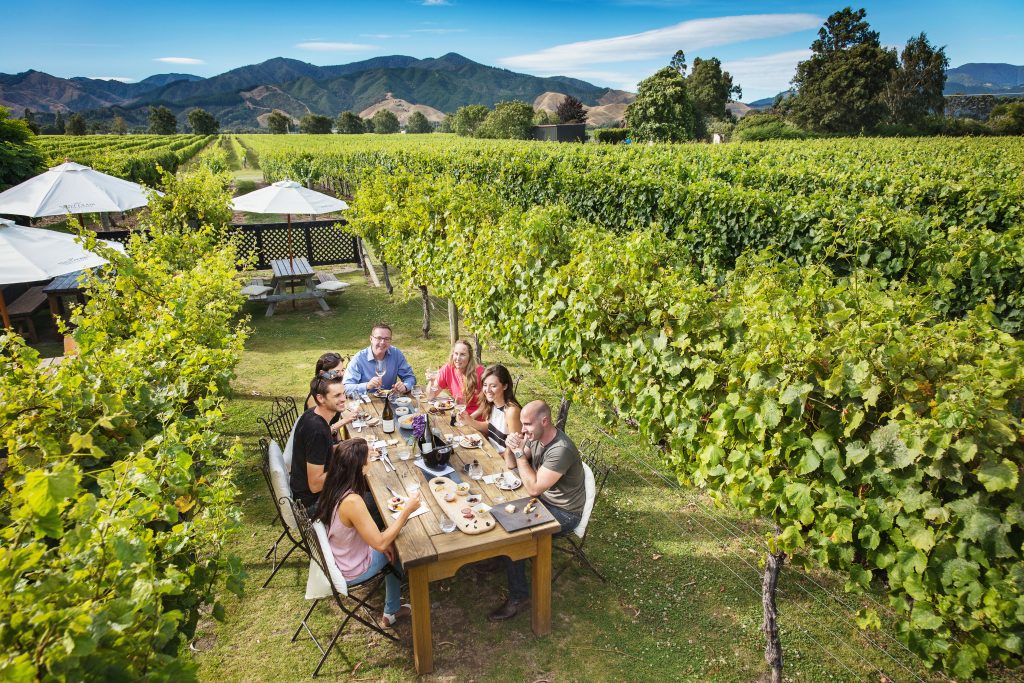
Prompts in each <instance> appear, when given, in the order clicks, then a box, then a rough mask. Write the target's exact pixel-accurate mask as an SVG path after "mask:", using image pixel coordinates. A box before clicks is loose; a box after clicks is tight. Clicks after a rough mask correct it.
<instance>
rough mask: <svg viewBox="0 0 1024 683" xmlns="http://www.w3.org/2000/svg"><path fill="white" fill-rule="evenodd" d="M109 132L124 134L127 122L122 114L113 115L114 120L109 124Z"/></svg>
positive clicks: (126, 130)
mask: <svg viewBox="0 0 1024 683" xmlns="http://www.w3.org/2000/svg"><path fill="white" fill-rule="evenodd" d="M110 132H111V133H114V134H115V135H124V134H125V133H127V132H128V124H127V123H126V122H125V120H124V117H123V116H115V117H114V122H113V123H112V124H111V125H110Z"/></svg>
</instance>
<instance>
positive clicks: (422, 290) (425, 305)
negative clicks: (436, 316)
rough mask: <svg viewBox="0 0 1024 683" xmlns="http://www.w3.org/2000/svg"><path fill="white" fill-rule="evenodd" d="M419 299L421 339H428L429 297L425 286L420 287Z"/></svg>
mask: <svg viewBox="0 0 1024 683" xmlns="http://www.w3.org/2000/svg"><path fill="white" fill-rule="evenodd" d="M420 298H421V299H423V338H424V339H429V338H430V295H429V294H427V286H426V285H420Z"/></svg>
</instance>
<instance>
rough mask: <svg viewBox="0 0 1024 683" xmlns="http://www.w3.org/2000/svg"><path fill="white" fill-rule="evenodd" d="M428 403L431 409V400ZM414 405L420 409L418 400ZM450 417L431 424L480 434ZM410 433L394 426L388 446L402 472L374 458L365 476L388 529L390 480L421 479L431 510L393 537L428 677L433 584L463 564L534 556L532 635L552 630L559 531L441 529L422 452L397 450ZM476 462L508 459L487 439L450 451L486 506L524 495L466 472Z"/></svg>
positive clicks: (370, 433)
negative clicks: (418, 459) (393, 442)
mask: <svg viewBox="0 0 1024 683" xmlns="http://www.w3.org/2000/svg"><path fill="white" fill-rule="evenodd" d="M423 407H424V408H426V403H425V402H424V403H423ZM382 408H383V402H382V401H381V400H380V399H376V398H375V399H373V402H372V403H371V404H368V405H364V407H363V409H364V410H366V411H367V412H369V413H370V414H377V415H378V416H379V414H380V411H381V410H382ZM410 408H416V401H415V399H413V403H412V405H411V406H410ZM449 415H450V413H446V414H445V415H433V416H431V420H432V423H433V426H434V427H435V428H440V429H441V430H442V432H443V433H445V434H448V433H450V432H454V433H457V434H468V433H472V432H475V430H473V429H471V428H467V427H451V426H449ZM396 423H397V421H396ZM351 434H352V436H365V437H367V438H376V439H385V434H384V433H383V432H382V431H381V430H380V424H379V423H378V425H377V426H376V427H374V428H372V429H364V430H363V431H362V432H361V433H360V432H355V431H352V432H351ZM409 434H410V432H408V431H407V430H401V429H399V428H398V427H397V424H396V429H395V432H394V433H393V434H390V435H387V439H385V440H390V439H394V438H397V439H399V443H398V445H397V446H390V445H389V446H388V456H389V458H390V459H391V462H392V463H394V465H395V468H396V471H394V472H385V471H384V464H383V463H382V462H380V461H377V462H371V463H370V469H369V472H368V473H367V479H368V481H369V484H370V491H371V492H372V493H373V497H374V500H376V501H377V506H378V507H379V508H380V511H381V515H382V516H383V517H384V521H385V523H386V524H388V525H389V526H390V525H391V524H393V523H394V520H393V519H392V517H391V513H390V512H389V511H388V508H387V501H388V499H389V498H391V493H390V492H389V491H388V490H387V488H386V486H387V485H391V487H392V488H394V489H395V490H396V491H397V492H398V493H400V494H402V495H408V489H407V488H406V487H407V485H408V484H411V483H413V482H416V483H418V484H419V485H420V498H421V500H422V501H423V504H424V505H426V506H428V507H429V508H430V512H428V513H425V514H422V515H420V516H419V517H414V518H412V519H410V520H409V522H408V523H407V524H406V526H405V528H403V529H402V532H401V533H400V534H399V535H398V539H397V540H396V541H395V547H396V548H397V549H398V556H399V558H401V560H402V566H403V567H404V568H405V571H406V573H407V574H408V577H409V594H410V598H411V603H412V647H413V658H414V660H415V663H416V672H417V673H419V674H425V673H430V672H431V671H433V670H434V654H433V634H432V632H431V628H430V582H431V581H438V580H440V579H447V578H449V577H452V576H454V575H455V572H456V571H458V569H459V567H461V566H462V565H464V564H468V563H470V562H478V561H480V560H486V559H488V558H491V557H500V556H502V555H507V556H508V557H511V558H512V559H513V560H522V559H526V558H533V563H532V564H533V573H532V577H531V579H532V580H531V591H532V595H531V609H532V612H533V615H532V622H533V623H532V625H533V632H534V633H535V634H536V635H538V636H544V635H547V634H548V633H550V632H551V537H552V535H553V534H555V533H557V532H558V530H559V529H560V527H559V525H558V522H547V523H546V524H542V525H539V526H535V527H531V528H529V529H523V530H521V531H517V532H515V533H511V534H510V533H508V532H507V531H505V530H504V529H503V528H502V527H501V525H500V524H496V525H495V528H494V529H491V530H490V531H487V532H485V533H482V534H477V535H474V536H470V535H468V534H464V533H462V532H460V531H454V532H452V533H449V534H446V533H444V532H442V531H441V527H440V526H439V521H440V518H441V517H440V516H441V514H442V511H441V509H440V506H439V505H438V504H437V501H436V500H434V497H433V495H432V494H431V493H430V491H429V489H428V486H427V481H428V477H427V475H426V473H425V472H423V470H421V469H420V468H419V467H417V466H416V465H415V464H414V463H413V460H414V458H415V456H416V455H417V453H416V449H415V446H414V447H412V448H410V453H411V454H410V458H409V460H404V461H403V460H400V459H399V457H398V453H399V451H401V450H402V449H403V448H406V445H405V437H407V436H409ZM473 460H478V461H479V462H480V464H481V465H482V466H483V469H484V474H494V473H497V472H501V471H503V470H505V469H506V467H505V460H504V458H503V457H502V456H500V455H498V454H497V453H496V452H495V450H494V448H493V447H492V446H491V444H490V443H489V442H488V441H487V440H486V439H485V440H484V443H483V447H482V448H472V449H464V448H456V449H455V451H454V453H453V454H452V458H451V466H452V467H453V468H455V471H456V472H457V473H458V474H459V476H460V477H461V478H462V479H463V480H464V481H467V482H469V483H470V485H471V486H472V487H473V488H474V489H479V490H480V492H481V493H482V495H483V498H484V502H486V503H487V504H488V505H491V506H495V507H497V506H501V505H505V503H502V502H495V497H498V496H501V497H504V498H506V499H507V500H509V501H511V500H516V499H518V498H522V497H523V496H525V495H526V493H525V490H524V489H523V488H519V489H517V490H516V491H502V490H500V489H498V488H497V487H495V486H493V485H490V484H485V483H484V482H483V481H472V480H471V479H469V477H468V475H465V474H464V473H463V471H462V466H463V465H464V464H467V463H471V462H472V461H473ZM467 645H469V643H467Z"/></svg>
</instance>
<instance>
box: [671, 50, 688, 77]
mask: <svg viewBox="0 0 1024 683" xmlns="http://www.w3.org/2000/svg"><path fill="white" fill-rule="evenodd" d="M668 65H669V67H670V68H672V69H674V70H675V71H676V72H678V73H679V75H680V76H686V53H685V52H683V51H682V50H676V53H675V54H674V55H672V61H670V62H669V63H668Z"/></svg>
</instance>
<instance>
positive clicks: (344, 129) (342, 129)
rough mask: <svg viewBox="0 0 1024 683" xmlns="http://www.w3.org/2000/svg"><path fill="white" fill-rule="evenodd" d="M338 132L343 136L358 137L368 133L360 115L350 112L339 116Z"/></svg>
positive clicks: (344, 112)
mask: <svg viewBox="0 0 1024 683" xmlns="http://www.w3.org/2000/svg"><path fill="white" fill-rule="evenodd" d="M336 127H337V129H338V132H339V133H341V134H343V135H358V134H359V133H365V132H366V126H365V125H364V124H363V120H362V119H361V118H359V115H358V114H353V113H352V112H350V111H343V112H341V114H340V115H339V116H338V123H337V126H336Z"/></svg>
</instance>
